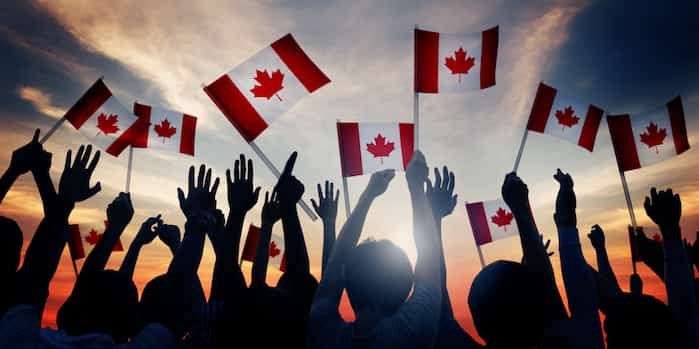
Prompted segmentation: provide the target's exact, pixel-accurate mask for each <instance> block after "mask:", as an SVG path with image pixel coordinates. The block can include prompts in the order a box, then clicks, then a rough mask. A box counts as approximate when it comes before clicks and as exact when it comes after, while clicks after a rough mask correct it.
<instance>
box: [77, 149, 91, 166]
mask: <svg viewBox="0 0 699 349" xmlns="http://www.w3.org/2000/svg"><path fill="white" fill-rule="evenodd" d="M90 155H92V144H88V145H87V148H85V152H84V153H83V157H82V158H81V159H80V167H82V168H85V166H87V160H89V159H90Z"/></svg>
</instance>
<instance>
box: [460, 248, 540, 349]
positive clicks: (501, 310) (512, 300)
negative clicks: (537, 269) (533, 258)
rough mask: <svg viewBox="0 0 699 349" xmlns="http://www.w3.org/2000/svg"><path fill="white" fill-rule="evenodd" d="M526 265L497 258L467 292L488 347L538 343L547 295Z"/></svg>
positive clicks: (478, 328)
mask: <svg viewBox="0 0 699 349" xmlns="http://www.w3.org/2000/svg"><path fill="white" fill-rule="evenodd" d="M540 285H541V284H540V283H539V282H537V280H536V278H535V277H534V275H533V273H532V272H531V271H530V270H529V268H528V267H527V266H526V265H523V264H520V263H516V262H511V261H496V262H494V263H491V264H489V265H487V266H486V267H485V268H483V270H481V271H480V273H478V275H476V278H475V279H474V280H473V283H472V284H471V290H470V292H469V295H468V305H469V308H470V309H471V314H472V316H473V322H474V325H475V327H476V330H477V331H478V334H479V335H480V336H481V338H483V339H484V340H485V341H486V343H487V344H488V347H489V348H529V347H532V346H535V345H538V344H539V343H541V340H542V337H543V334H544V327H545V307H546V299H545V296H544V292H543V291H542V287H541V286H540Z"/></svg>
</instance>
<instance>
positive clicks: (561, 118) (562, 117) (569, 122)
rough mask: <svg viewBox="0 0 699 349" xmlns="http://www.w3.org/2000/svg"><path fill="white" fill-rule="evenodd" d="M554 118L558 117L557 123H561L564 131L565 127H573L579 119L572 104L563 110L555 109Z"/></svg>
mask: <svg viewBox="0 0 699 349" xmlns="http://www.w3.org/2000/svg"><path fill="white" fill-rule="evenodd" d="M556 119H558V123H559V124H561V125H563V131H565V129H566V127H568V128H570V127H573V125H576V124H577V123H578V121H580V118H579V117H577V116H576V115H575V111H574V110H573V107H572V106H567V107H565V109H563V110H556Z"/></svg>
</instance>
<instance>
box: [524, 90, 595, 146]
mask: <svg viewBox="0 0 699 349" xmlns="http://www.w3.org/2000/svg"><path fill="white" fill-rule="evenodd" d="M603 113H604V112H603V111H602V109H600V108H598V107H596V106H594V105H592V104H587V103H580V102H579V101H577V100H575V99H572V98H569V97H567V96H563V95H561V94H559V93H558V91H557V90H556V89H555V88H553V87H551V86H548V85H546V84H544V83H540V84H539V89H538V90H537V91H536V97H535V98H534V105H532V111H531V114H530V115H529V123H528V124H527V129H528V130H531V131H535V132H540V133H545V134H548V135H551V136H554V137H558V138H561V139H565V140H567V141H569V142H572V143H575V144H577V145H579V146H581V147H583V148H585V149H587V150H589V151H592V150H593V149H594V147H595V138H597V131H598V130H599V124H600V121H601V120H602V114H603Z"/></svg>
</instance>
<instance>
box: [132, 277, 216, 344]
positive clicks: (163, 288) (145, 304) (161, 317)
mask: <svg viewBox="0 0 699 349" xmlns="http://www.w3.org/2000/svg"><path fill="white" fill-rule="evenodd" d="M199 287H200V286H199V285H198V284H196V283H193V284H192V291H191V293H190V296H189V297H187V298H186V300H185V304H181V303H178V298H177V297H176V293H175V292H174V291H173V288H172V282H171V278H170V277H168V275H167V274H162V275H158V276H156V277H155V278H153V279H152V280H151V281H149V282H148V283H147V284H146V286H145V287H144V288H143V293H142V294H141V302H140V303H139V310H140V327H139V328H142V327H143V326H145V325H147V324H149V323H154V322H157V323H160V324H162V325H165V326H167V327H168V328H170V329H171V330H172V331H174V332H175V333H177V334H180V333H185V332H187V331H188V330H189V329H191V327H192V324H193V321H194V319H195V318H196V317H197V315H198V313H199V312H200V311H201V306H202V304H201V302H198V300H197V299H195V298H196V295H197V292H198V290H197V289H198V288H199ZM181 301H182V299H179V302H181ZM182 309H190V312H189V314H188V315H185V316H178V315H177V314H178V313H181V312H182Z"/></svg>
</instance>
